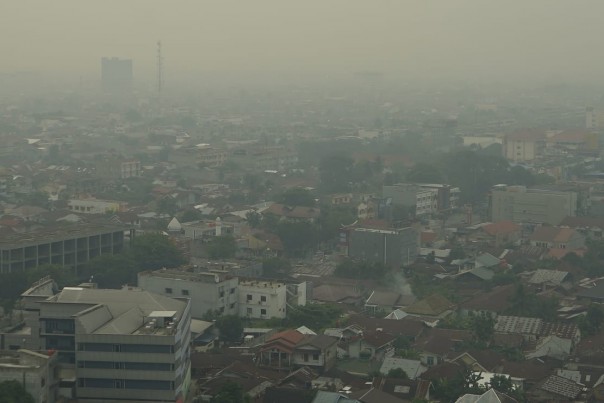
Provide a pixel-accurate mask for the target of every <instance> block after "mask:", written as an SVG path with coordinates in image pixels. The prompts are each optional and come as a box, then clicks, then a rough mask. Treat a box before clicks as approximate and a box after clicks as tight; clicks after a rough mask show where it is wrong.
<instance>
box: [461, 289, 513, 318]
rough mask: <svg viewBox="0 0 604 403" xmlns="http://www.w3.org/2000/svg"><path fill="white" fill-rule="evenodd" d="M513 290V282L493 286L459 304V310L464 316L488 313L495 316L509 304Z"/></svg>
mask: <svg viewBox="0 0 604 403" xmlns="http://www.w3.org/2000/svg"><path fill="white" fill-rule="evenodd" d="M514 290H515V287H514V285H513V284H508V285H501V286H497V287H494V288H493V289H492V290H490V291H487V292H481V293H479V294H478V295H475V296H474V297H472V298H470V299H469V300H467V301H465V302H462V303H461V304H459V311H460V313H461V314H462V315H465V316H468V315H489V316H491V317H492V318H496V317H497V316H498V315H500V314H501V313H503V312H505V311H506V310H507V308H508V307H509V306H510V305H511V303H510V297H511V296H512V295H513V294H514Z"/></svg>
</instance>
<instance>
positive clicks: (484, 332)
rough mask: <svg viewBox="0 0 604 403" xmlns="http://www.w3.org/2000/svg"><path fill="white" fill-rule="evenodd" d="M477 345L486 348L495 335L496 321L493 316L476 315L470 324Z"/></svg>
mask: <svg viewBox="0 0 604 403" xmlns="http://www.w3.org/2000/svg"><path fill="white" fill-rule="evenodd" d="M470 327H471V330H472V336H473V338H474V342H475V343H480V344H483V345H484V346H486V345H487V344H488V343H489V341H490V340H491V339H492V337H493V334H494V333H495V319H493V318H492V317H491V315H475V316H474V317H472V320H471V322H470Z"/></svg>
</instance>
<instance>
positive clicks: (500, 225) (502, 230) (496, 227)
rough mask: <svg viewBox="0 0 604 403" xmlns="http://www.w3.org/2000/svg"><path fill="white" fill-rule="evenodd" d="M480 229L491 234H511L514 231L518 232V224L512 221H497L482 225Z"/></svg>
mask: <svg viewBox="0 0 604 403" xmlns="http://www.w3.org/2000/svg"><path fill="white" fill-rule="evenodd" d="M482 229H483V230H484V232H486V233H487V234H489V235H491V236H495V235H498V234H511V233H514V232H519V231H520V225H518V224H516V223H515V222H512V221H499V222H495V223H490V224H487V225H484V226H483V227H482Z"/></svg>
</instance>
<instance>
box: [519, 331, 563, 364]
mask: <svg viewBox="0 0 604 403" xmlns="http://www.w3.org/2000/svg"><path fill="white" fill-rule="evenodd" d="M572 346H573V341H572V340H571V339H562V338H560V337H557V336H555V335H549V336H545V337H543V338H542V339H540V340H538V341H536V342H535V343H533V345H531V346H529V349H528V350H527V351H526V352H525V357H526V358H527V359H531V358H543V357H549V358H555V359H557V360H560V361H564V360H565V359H566V358H567V357H568V356H569V355H570V352H571V349H572Z"/></svg>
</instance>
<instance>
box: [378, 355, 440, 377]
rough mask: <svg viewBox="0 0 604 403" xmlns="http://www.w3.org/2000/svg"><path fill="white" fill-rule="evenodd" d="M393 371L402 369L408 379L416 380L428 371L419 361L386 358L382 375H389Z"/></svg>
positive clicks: (381, 369) (381, 368)
mask: <svg viewBox="0 0 604 403" xmlns="http://www.w3.org/2000/svg"><path fill="white" fill-rule="evenodd" d="M393 369H402V370H403V371H404V372H405V374H407V378H409V379H411V380H414V379H417V378H418V377H419V376H420V375H421V374H423V373H424V372H426V370H427V369H428V368H427V367H425V366H424V365H423V364H422V363H421V361H419V360H408V359H406V358H398V357H386V358H384V361H383V362H382V366H381V367H380V373H381V374H383V375H388V373H389V372H390V371H391V370H393Z"/></svg>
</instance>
